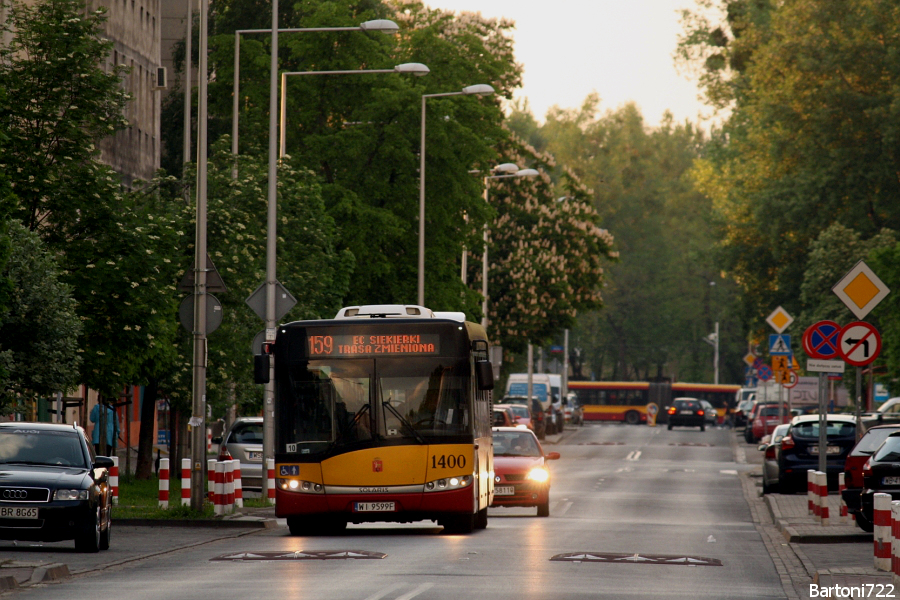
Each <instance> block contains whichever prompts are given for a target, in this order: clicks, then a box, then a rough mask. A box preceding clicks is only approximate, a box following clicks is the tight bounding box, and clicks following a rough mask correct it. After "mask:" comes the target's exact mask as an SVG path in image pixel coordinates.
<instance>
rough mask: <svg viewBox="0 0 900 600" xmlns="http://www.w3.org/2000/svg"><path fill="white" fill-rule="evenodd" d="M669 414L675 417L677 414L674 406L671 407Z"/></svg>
mask: <svg viewBox="0 0 900 600" xmlns="http://www.w3.org/2000/svg"><path fill="white" fill-rule="evenodd" d="M669 414H670V415H674V414H675V407H674V406H670V407H669Z"/></svg>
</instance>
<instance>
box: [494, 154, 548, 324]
mask: <svg viewBox="0 0 900 600" xmlns="http://www.w3.org/2000/svg"><path fill="white" fill-rule="evenodd" d="M492 172H493V173H499V175H487V176H485V178H484V203H485V204H488V186H489V185H490V180H492V179H508V178H510V177H534V176H535V175H538V174H539V173H538V172H537V171H535V170H534V169H522V170H519V167H518V165H514V164H513V163H503V164H502V165H498V166H497V167H495V168H494V169H493V171H492ZM482 237H483V239H484V251H483V253H482V255H481V326H482V327H484V329H485V331H486V330H487V326H488V316H487V315H488V312H487V311H488V284H487V281H488V224H487V222H485V224H484V233H483V235H482Z"/></svg>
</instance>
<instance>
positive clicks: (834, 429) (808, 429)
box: [791, 421, 856, 438]
mask: <svg viewBox="0 0 900 600" xmlns="http://www.w3.org/2000/svg"><path fill="white" fill-rule="evenodd" d="M791 434H792V435H793V436H794V437H805V438H817V437H819V422H818V421H809V422H806V423H798V424H796V425H794V427H793V429H792V430H791ZM825 434H826V435H827V436H828V437H830V438H833V437H851V436H853V435H856V425H855V424H854V423H835V422H834V421H828V422H827V427H826V430H825Z"/></svg>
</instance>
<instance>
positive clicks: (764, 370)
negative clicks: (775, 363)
mask: <svg viewBox="0 0 900 600" xmlns="http://www.w3.org/2000/svg"><path fill="white" fill-rule="evenodd" d="M756 375H757V376H758V377H759V378H760V379H762V380H763V381H768V380H770V379H772V369H770V368H769V366H768V365H763V366H761V367H760V368H759V369H757V370H756Z"/></svg>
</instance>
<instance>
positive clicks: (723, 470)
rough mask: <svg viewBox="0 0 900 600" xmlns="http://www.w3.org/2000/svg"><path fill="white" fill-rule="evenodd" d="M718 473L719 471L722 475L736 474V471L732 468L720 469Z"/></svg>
mask: <svg viewBox="0 0 900 600" xmlns="http://www.w3.org/2000/svg"><path fill="white" fill-rule="evenodd" d="M719 473H721V474H722V475H737V471H735V470H734V469H722V470H721V471H719Z"/></svg>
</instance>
